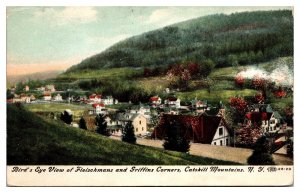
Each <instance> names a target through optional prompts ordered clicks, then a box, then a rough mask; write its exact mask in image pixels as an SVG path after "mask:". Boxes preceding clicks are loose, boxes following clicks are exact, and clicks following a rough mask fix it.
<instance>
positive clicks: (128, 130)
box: [122, 121, 136, 144]
mask: <svg viewBox="0 0 300 193" xmlns="http://www.w3.org/2000/svg"><path fill="white" fill-rule="evenodd" d="M122 141H125V142H127V143H133V144H135V143H136V137H135V135H134V128H133V125H132V121H128V122H127V123H126V125H125V127H124V128H123V130H122Z"/></svg>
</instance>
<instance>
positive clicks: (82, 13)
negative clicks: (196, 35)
mask: <svg viewBox="0 0 300 193" xmlns="http://www.w3.org/2000/svg"><path fill="white" fill-rule="evenodd" d="M276 9H291V8H290V7H8V8H7V65H8V74H9V73H10V71H9V70H10V69H11V71H14V73H16V74H18V72H17V71H16V70H15V69H16V68H15V67H18V69H21V68H20V67H21V66H26V67H28V68H30V67H34V68H36V66H40V67H41V68H40V70H41V69H43V67H47V66H48V67H49V66H53V68H55V67H54V66H61V67H63V68H66V67H68V66H70V65H73V64H77V63H79V62H80V61H81V60H82V59H84V58H86V57H88V56H91V55H93V54H96V53H99V52H101V51H103V50H104V49H106V48H107V47H109V46H111V45H112V44H114V43H116V42H118V41H120V40H123V39H125V38H127V37H130V36H133V35H138V34H141V33H143V32H147V31H149V30H154V29H157V28H160V27H163V26H166V25H169V24H172V23H176V22H180V21H184V20H188V19H191V18H196V17H200V16H204V15H210V14H215V13H226V14H230V13H233V12H241V11H253V10H276ZM10 67H11V68H10Z"/></svg>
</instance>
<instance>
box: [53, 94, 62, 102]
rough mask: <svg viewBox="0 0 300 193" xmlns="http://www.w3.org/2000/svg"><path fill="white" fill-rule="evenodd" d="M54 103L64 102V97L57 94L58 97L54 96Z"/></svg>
mask: <svg viewBox="0 0 300 193" xmlns="http://www.w3.org/2000/svg"><path fill="white" fill-rule="evenodd" d="M53 100H54V101H62V100H63V99H62V96H61V95H60V94H57V95H56V96H54V99H53Z"/></svg>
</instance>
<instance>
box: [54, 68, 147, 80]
mask: <svg viewBox="0 0 300 193" xmlns="http://www.w3.org/2000/svg"><path fill="white" fill-rule="evenodd" d="M142 72H143V70H142V69H134V68H111V69H103V70H82V71H79V72H70V73H67V74H60V75H59V76H58V77H57V79H106V78H125V79H126V78H132V77H136V76H139V75H141V74H142Z"/></svg>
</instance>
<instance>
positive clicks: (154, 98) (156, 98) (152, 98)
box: [150, 96, 160, 101]
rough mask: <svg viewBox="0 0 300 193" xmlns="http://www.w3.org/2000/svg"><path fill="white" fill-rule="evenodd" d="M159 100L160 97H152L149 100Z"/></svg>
mask: <svg viewBox="0 0 300 193" xmlns="http://www.w3.org/2000/svg"><path fill="white" fill-rule="evenodd" d="M159 99H160V97H158V96H153V97H151V98H150V101H158V100H159Z"/></svg>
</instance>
